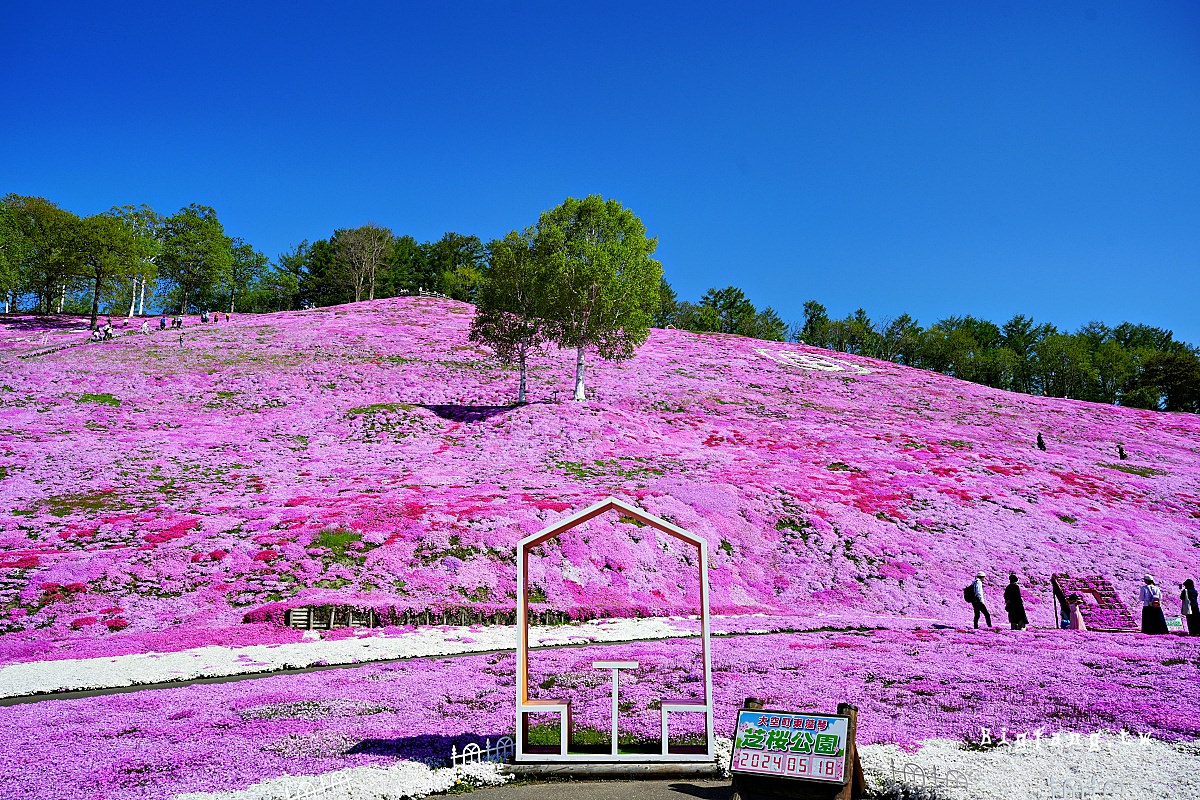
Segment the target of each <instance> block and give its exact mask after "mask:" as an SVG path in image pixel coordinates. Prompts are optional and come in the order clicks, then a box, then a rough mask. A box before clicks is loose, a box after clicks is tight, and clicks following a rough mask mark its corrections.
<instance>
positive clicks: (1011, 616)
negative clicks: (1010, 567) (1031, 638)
mask: <svg viewBox="0 0 1200 800" xmlns="http://www.w3.org/2000/svg"><path fill="white" fill-rule="evenodd" d="M1004 610H1005V611H1007V612H1008V624H1009V625H1011V626H1012V629H1013V630H1014V631H1019V630H1023V629H1024V628H1025V626H1026V625H1028V624H1029V617H1028V616H1026V615H1025V601H1024V600H1023V599H1022V598H1021V587H1020V586H1018V585H1017V576H1016V575H1009V576H1008V586H1006V587H1004Z"/></svg>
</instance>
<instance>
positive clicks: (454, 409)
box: [419, 403, 520, 422]
mask: <svg viewBox="0 0 1200 800" xmlns="http://www.w3.org/2000/svg"><path fill="white" fill-rule="evenodd" d="M419 408H427V409H429V410H430V411H432V412H433V413H435V414H437V415H438V416H439V417H441V418H442V419H448V420H450V421H451V422H485V421H486V420H489V419H491V418H492V417H495V416H497V415H499V414H504V413H505V412H508V411H512V410H513V409H516V408H520V406H519V405H518V404H516V403H514V404H512V405H508V406H460V405H421V406H419Z"/></svg>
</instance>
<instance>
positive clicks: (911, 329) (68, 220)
mask: <svg viewBox="0 0 1200 800" xmlns="http://www.w3.org/2000/svg"><path fill="white" fill-rule="evenodd" d="M503 243H504V240H497V241H494V242H488V243H485V242H483V241H482V240H481V239H480V238H479V237H477V236H473V235H464V234H459V233H456V232H447V233H445V234H444V235H443V236H442V237H441V238H439V239H437V240H436V241H425V242H419V241H417V239H416V238H414V237H412V236H409V235H396V234H394V233H393V232H392V231H391V230H389V229H387V228H385V227H382V226H380V225H376V224H368V225H363V226H360V227H357V228H344V229H339V230H335V231H334V232H333V233H332V234H331V235H330V236H329V237H328V238H325V239H318V240H315V241H312V242H308V241H304V242H301V243H300V244H299V245H297V246H295V247H294V248H292V249H291V250H290V251H289V252H286V253H283V254H281V255H280V256H279V257H278V258H277V259H276V261H275V263H271V261H270V259H269V258H267V257H266V256H265V255H263V254H262V253H260V252H259V251H257V250H256V249H255V248H254V247H253V246H252V245H250V244H249V243H247V242H245V241H244V240H242V239H241V238H239V237H236V236H229V235H228V234H227V233H226V232H225V229H224V226H223V225H222V223H221V222H220V220H219V219H218V217H217V213H216V211H214V210H213V209H211V208H208V207H206V206H202V205H196V204H192V205H189V206H187V207H185V208H182V209H180V210H179V211H178V212H176V213H174V214H170V215H162V214H159V213H157V212H155V211H154V210H153V209H151V208H150V207H148V206H146V205H141V206H121V207H114V208H113V209H111V210H110V211H107V212H104V213H103V214H97V215H93V216H90V217H78V216H76V215H75V214H72V213H71V212H69V211H67V210H65V209H62V208H60V207H59V206H57V205H56V204H54V203H53V202H51V201H49V200H46V199H44V198H41V197H26V196H20V195H15V194H9V195H7V196H5V197H4V198H3V199H2V200H0V297H2V302H3V308H4V311H5V312H14V311H17V310H20V309H26V310H30V311H34V312H36V313H42V314H52V313H69V314H89V315H90V316H91V319H92V324H93V326H94V325H95V324H96V317H97V316H98V315H99V314H102V313H106V314H110V315H111V314H124V315H128V316H132V315H134V314H142V313H152V312H153V311H154V310H156V309H157V310H160V311H163V312H171V313H174V312H176V311H178V312H181V313H188V312H193V311H199V310H201V309H212V310H217V309H220V310H225V311H234V310H236V311H240V312H271V311H287V310H296V309H301V308H311V307H320V306H330V305H338V304H341V303H346V302H352V301H355V300H366V299H376V298H384V297H393V296H398V295H408V294H417V293H420V292H426V293H434V294H440V295H444V296H446V297H450V298H453V299H456V300H461V301H465V302H470V303H478V302H479V301H480V298H481V292H483V291H484V289H485V286H486V285H487V282H488V279H489V275H490V274H491V273H492V272H493V269H494V265H495V263H496V261H497V259H496V255H497V254H498V253H508V254H510V255H511V246H509V247H508V249H507V250H506V249H505V248H506V246H505V245H504V244H503ZM510 245H511V243H510ZM659 295H660V301H659V303H658V304H657V311H656V313H655V314H654V317H653V321H652V324H653V325H654V326H655V327H659V328H667V327H674V328H678V329H682V330H689V331H695V332H698V333H728V334H736V335H743V336H750V337H754V338H759V339H765V340H771V341H797V342H804V343H806V344H809V345H814V346H817V347H823V348H827V349H830V350H835V351H840V352H844V353H853V354H858V355H863V356H869V357H872V358H879V359H883V360H887V361H893V362H895V363H899V364H903V365H906V366H911V367H917V368H922V369H929V370H933V371H936V372H941V373H944V374H947V375H952V376H954V377H957V378H962V379H964V380H968V381H972V382H975V383H981V384H985V385H988V386H993V387H996V388H999V389H1007V390H1011V391H1016V392H1023V393H1027V394H1039V395H1046V396H1051V397H1068V398H1074V399H1079V400H1088V401H1093V402H1100V403H1108V404H1116V405H1123V406H1130V407H1135V408H1146V409H1159V410H1166V411H1187V412H1193V413H1200V350H1198V349H1197V348H1196V347H1194V346H1192V345H1190V344H1188V343H1186V342H1181V341H1177V340H1175V339H1174V338H1173V334H1172V332H1171V331H1169V330H1164V329H1161V328H1155V327H1151V326H1148V325H1142V324H1136V323H1130V322H1123V323H1121V324H1119V325H1116V326H1115V327H1109V326H1108V325H1105V324H1103V323H1099V322H1092V323H1089V324H1087V325H1084V326H1082V327H1080V328H1079V329H1078V330H1075V331H1062V330H1059V329H1058V328H1057V327H1056V326H1054V325H1053V324H1049V323H1035V322H1034V321H1033V320H1032V319H1030V318H1029V317H1027V316H1024V315H1016V316H1014V317H1013V318H1012V319H1010V320H1008V321H1007V322H1005V323H1004V324H1003V325H997V324H995V323H993V322H990V321H987V320H982V319H977V318H975V317H972V316H962V317H957V316H952V317H947V318H946V319H943V320H940V321H938V322H935V323H934V324H932V325H930V326H928V327H922V326H921V325H920V324H919V323H918V322H917V320H915V319H913V318H912V317H910V316H909V315H908V314H901V315H900V316H898V317H895V318H892V319H887V320H883V321H879V322H876V321H873V320H871V319H870V318H869V317H868V315H867V313H866V311H865V310H863V309H858V310H857V311H855V312H854V313H853V314H849V315H847V316H846V317H845V318H842V319H834V318H830V316H829V314H828V311H827V310H826V308H825V307H824V306H823V305H821V304H820V303H818V302H816V301H815V300H810V301H808V302H807V303H805V304H804V319H803V321H802V322H800V323H793V324H789V323H788V322H785V321H784V320H783V319H782V318H781V317H780V315H779V314H778V313H777V312H776V311H775V310H774V309H772V308H771V307H769V306H768V307H765V308H761V309H760V308H757V307H756V306H755V305H754V304H753V303H752V302H751V301H750V299H749V298H748V297H747V296H746V295H745V293H744V292H743V291H742V290H741V289H738V288H737V287H734V286H727V287H725V288H723V289H715V288H713V289H709V290H708V291H707V292H706V293H705V294H704V295H703V296H702V297H701V298H699V299H698V300H697V301H695V302H692V301H681V300H679V298H678V297H677V295H676V293H675V291H674V290H673V289H672V288H671V286H670V284H669V283H668V282H667V281H666V280H665V279H663V280H662V281H661V285H660V289H659Z"/></svg>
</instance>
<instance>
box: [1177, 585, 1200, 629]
mask: <svg viewBox="0 0 1200 800" xmlns="http://www.w3.org/2000/svg"><path fill="white" fill-rule="evenodd" d="M1179 613H1180V614H1181V615H1182V616H1183V619H1184V621H1185V622H1187V630H1188V634H1189V635H1191V636H1200V603H1197V601H1196V582H1195V581H1193V580H1192V579H1191V578H1188V579H1187V580H1186V581H1184V582H1183V583H1181V584H1179Z"/></svg>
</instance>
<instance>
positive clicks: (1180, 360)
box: [1140, 350, 1200, 413]
mask: <svg viewBox="0 0 1200 800" xmlns="http://www.w3.org/2000/svg"><path fill="white" fill-rule="evenodd" d="M1140 383H1141V385H1142V386H1143V387H1146V388H1149V389H1152V390H1153V391H1154V392H1155V393H1156V394H1157V396H1158V400H1159V402H1158V406H1157V407H1158V408H1159V409H1161V410H1163V411H1190V412H1192V413H1196V412H1200V358H1197V357H1196V354H1195V353H1190V352H1187V351H1186V350H1180V351H1174V352H1162V351H1159V352H1155V353H1153V354H1151V355H1150V356H1149V357H1147V358H1146V360H1145V363H1144V364H1143V367H1142V374H1141V380H1140Z"/></svg>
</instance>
